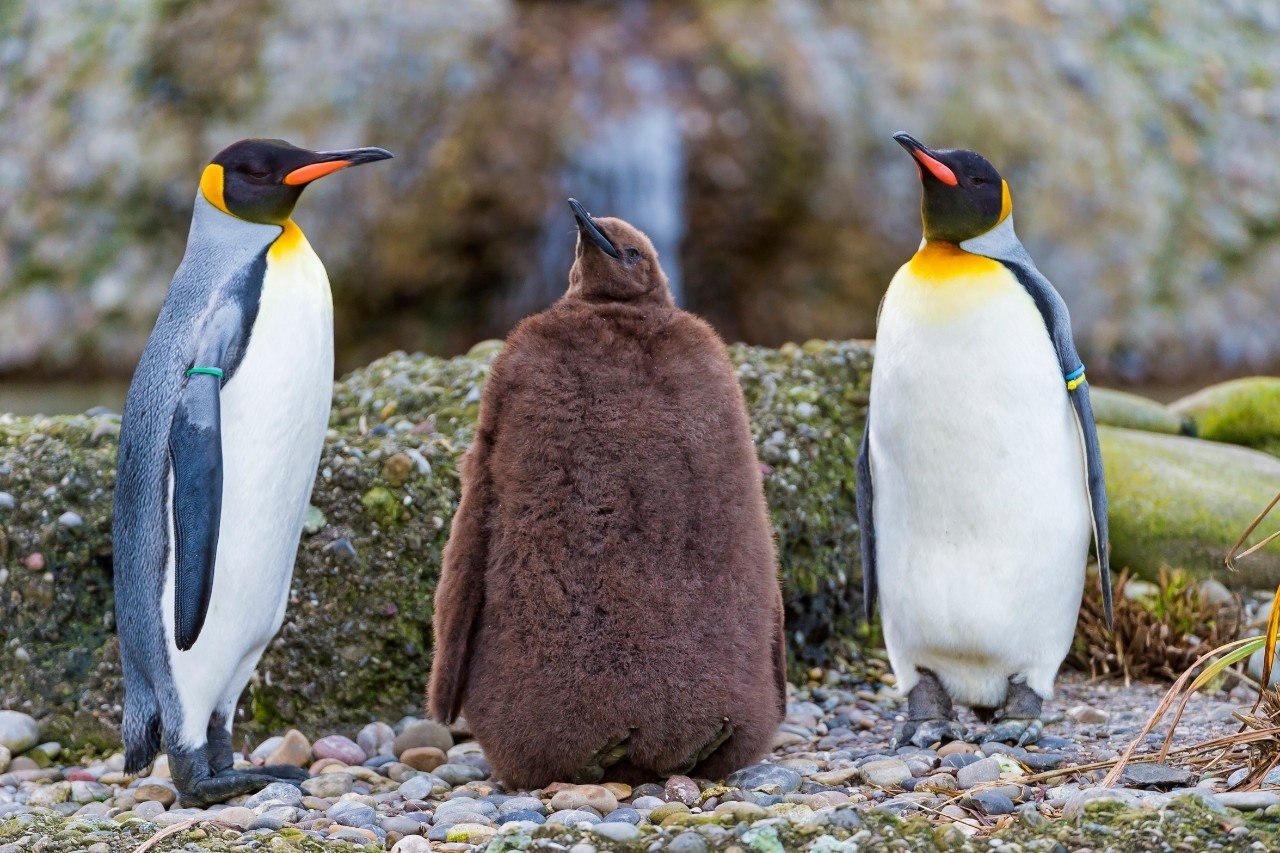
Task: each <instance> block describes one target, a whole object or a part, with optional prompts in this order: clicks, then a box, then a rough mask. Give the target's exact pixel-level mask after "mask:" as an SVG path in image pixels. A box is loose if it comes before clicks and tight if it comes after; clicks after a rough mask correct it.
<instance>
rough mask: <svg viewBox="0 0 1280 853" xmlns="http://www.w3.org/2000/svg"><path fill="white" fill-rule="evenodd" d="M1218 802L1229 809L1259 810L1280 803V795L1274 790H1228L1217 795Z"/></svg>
mask: <svg viewBox="0 0 1280 853" xmlns="http://www.w3.org/2000/svg"><path fill="white" fill-rule="evenodd" d="M1216 799H1217V800H1218V802H1219V803H1220V804H1222V805H1224V806H1226V807H1227V808H1229V809H1239V810H1240V811H1242V812H1257V811H1262V810H1263V809H1267V808H1270V807H1272V806H1277V805H1280V795H1278V794H1276V792H1274V791H1226V792H1224V793H1221V794H1217V795H1216Z"/></svg>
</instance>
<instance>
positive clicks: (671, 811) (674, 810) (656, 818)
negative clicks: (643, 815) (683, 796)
mask: <svg viewBox="0 0 1280 853" xmlns="http://www.w3.org/2000/svg"><path fill="white" fill-rule="evenodd" d="M685 814H689V807H688V806H686V805H685V804H684V803H663V804H662V805H660V806H658V807H657V808H656V809H654V810H653V811H651V812H649V822H650V823H653V824H657V825H659V826H661V825H662V822H663V821H664V820H666V819H667V818H669V817H672V816H673V815H685Z"/></svg>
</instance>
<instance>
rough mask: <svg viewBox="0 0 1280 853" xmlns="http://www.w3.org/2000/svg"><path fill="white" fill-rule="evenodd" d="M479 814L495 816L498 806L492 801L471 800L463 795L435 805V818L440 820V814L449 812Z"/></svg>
mask: <svg viewBox="0 0 1280 853" xmlns="http://www.w3.org/2000/svg"><path fill="white" fill-rule="evenodd" d="M468 812H469V813H472V814H480V815H484V816H485V817H497V815H498V807H497V806H495V805H494V804H493V803H487V802H485V801H484V800H471V799H466V798H465V797H459V798H458V799H456V800H446V801H445V802H443V803H441V804H440V805H438V806H436V820H440V818H441V816H443V815H449V814H463V813H468Z"/></svg>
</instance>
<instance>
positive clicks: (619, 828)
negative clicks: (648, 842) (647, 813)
mask: <svg viewBox="0 0 1280 853" xmlns="http://www.w3.org/2000/svg"><path fill="white" fill-rule="evenodd" d="M591 832H592V833H593V834H595V835H599V836H602V837H604V838H607V839H609V840H610V841H618V842H626V841H634V840H635V839H637V838H639V837H640V830H638V829H636V828H635V825H634V824H632V823H630V822H624V821H603V822H601V823H597V824H596V825H594V826H592V827H591ZM667 849H670V847H668V848H667Z"/></svg>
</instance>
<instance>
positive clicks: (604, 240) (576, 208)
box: [569, 198, 622, 260]
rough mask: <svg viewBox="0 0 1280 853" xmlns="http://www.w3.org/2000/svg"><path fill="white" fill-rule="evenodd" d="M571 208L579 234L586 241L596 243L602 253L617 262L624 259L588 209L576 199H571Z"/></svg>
mask: <svg viewBox="0 0 1280 853" xmlns="http://www.w3.org/2000/svg"><path fill="white" fill-rule="evenodd" d="M569 207H570V208H571V209H572V210H573V218H574V219H576V220H578V233H579V234H581V235H582V236H583V237H585V238H586V239H588V240H590V241H591V242H592V243H595V244H596V246H597V247H599V249H600V251H602V252H604V253H605V254H606V255H608V256H609V257H611V258H614V259H615V260H621V259H622V253H621V252H619V251H618V247H617V246H615V245H613V241H612V240H610V239H609V238H608V237H606V236H605V234H604V232H603V231H601V230H600V229H599V228H598V227H596V223H595V221H594V220H593V219H592V218H591V214H590V213H587V209H586V208H585V207H583V206H582V204H581V202H579V201H578V200H577V199H576V198H571V199H569Z"/></svg>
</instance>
